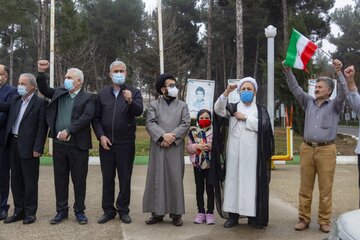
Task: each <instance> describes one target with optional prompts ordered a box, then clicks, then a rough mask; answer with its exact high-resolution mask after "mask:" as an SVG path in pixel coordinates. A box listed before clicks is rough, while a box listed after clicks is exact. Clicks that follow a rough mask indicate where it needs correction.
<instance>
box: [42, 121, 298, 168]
mask: <svg viewBox="0 0 360 240" xmlns="http://www.w3.org/2000/svg"><path fill="white" fill-rule="evenodd" d="M293 140H294V154H298V146H300V143H301V141H302V138H301V136H299V135H296V134H294V136H293ZM92 142H93V148H92V149H91V150H90V156H98V155H99V142H98V140H97V139H96V137H95V134H93V135H92ZM149 147H150V137H149V134H148V133H147V131H146V130H145V127H144V126H138V128H137V131H136V152H135V156H136V157H135V161H134V163H135V164H138V165H144V164H147V161H148V155H149ZM275 147H276V150H275V151H276V155H286V131H285V129H284V128H275ZM44 155H45V156H44V157H42V158H41V165H52V157H50V156H49V144H48V142H47V143H46V146H45V154H44ZM296 157H297V156H294V160H293V161H288V162H287V163H288V164H297V163H298V162H299V160H298V159H296ZM297 158H298V157H297Z"/></svg>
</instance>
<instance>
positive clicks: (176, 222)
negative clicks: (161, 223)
mask: <svg viewBox="0 0 360 240" xmlns="http://www.w3.org/2000/svg"><path fill="white" fill-rule="evenodd" d="M172 224H174V226H177V227H180V226H182V225H183V221H182V220H181V218H173V219H172Z"/></svg>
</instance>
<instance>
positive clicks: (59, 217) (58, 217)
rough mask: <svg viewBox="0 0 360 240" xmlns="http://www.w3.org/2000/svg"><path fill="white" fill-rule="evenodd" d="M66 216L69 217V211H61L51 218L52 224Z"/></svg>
mask: <svg viewBox="0 0 360 240" xmlns="http://www.w3.org/2000/svg"><path fill="white" fill-rule="evenodd" d="M66 218H68V213H62V212H59V213H57V214H56V216H55V217H54V218H53V219H51V220H50V224H58V223H60V222H61V221H62V220H64V219H66Z"/></svg>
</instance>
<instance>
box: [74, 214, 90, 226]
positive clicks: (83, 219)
mask: <svg viewBox="0 0 360 240" xmlns="http://www.w3.org/2000/svg"><path fill="white" fill-rule="evenodd" d="M75 217H76V220H77V221H78V223H79V224H81V225H84V224H87V223H88V219H87V217H86V216H85V213H82V212H81V213H75Z"/></svg>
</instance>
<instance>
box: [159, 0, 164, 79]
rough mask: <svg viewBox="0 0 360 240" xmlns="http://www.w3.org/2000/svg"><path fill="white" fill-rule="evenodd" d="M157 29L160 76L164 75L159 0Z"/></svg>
mask: <svg viewBox="0 0 360 240" xmlns="http://www.w3.org/2000/svg"><path fill="white" fill-rule="evenodd" d="M158 28H159V55H160V74H162V73H164V43H163V28H162V7H161V0H158Z"/></svg>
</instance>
